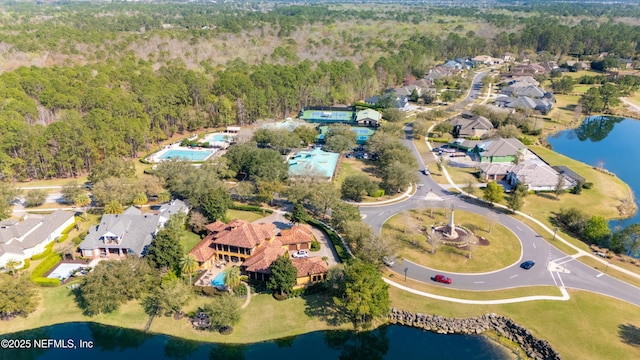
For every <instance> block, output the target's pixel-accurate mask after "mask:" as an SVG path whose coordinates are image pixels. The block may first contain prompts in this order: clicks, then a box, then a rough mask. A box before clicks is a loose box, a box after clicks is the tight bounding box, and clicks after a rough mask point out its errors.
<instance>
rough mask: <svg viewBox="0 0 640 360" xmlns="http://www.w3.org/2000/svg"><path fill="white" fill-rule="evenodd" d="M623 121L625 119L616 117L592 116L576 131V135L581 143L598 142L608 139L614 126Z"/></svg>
mask: <svg viewBox="0 0 640 360" xmlns="http://www.w3.org/2000/svg"><path fill="white" fill-rule="evenodd" d="M622 120H623V118H621V117H615V116H590V117H588V118H585V119H584V121H583V122H582V125H580V126H578V127H577V128H576V129H575V134H576V135H577V136H578V140H580V141H586V140H591V142H598V141H601V140H603V139H604V138H606V137H607V135H609V133H610V132H611V131H612V130H613V127H614V125H615V124H617V123H619V122H621V121H622Z"/></svg>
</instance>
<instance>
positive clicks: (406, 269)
mask: <svg viewBox="0 0 640 360" xmlns="http://www.w3.org/2000/svg"><path fill="white" fill-rule="evenodd" d="M407 271H409V268H408V267H406V268H404V282H407Z"/></svg>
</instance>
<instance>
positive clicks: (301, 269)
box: [291, 256, 329, 277]
mask: <svg viewBox="0 0 640 360" xmlns="http://www.w3.org/2000/svg"><path fill="white" fill-rule="evenodd" d="M291 262H293V266H295V267H296V269H297V270H298V277H303V276H308V275H315V274H324V273H326V272H327V271H328V270H329V266H328V265H327V263H326V262H325V261H324V260H322V258H321V257H318V256H313V257H309V258H302V259H291Z"/></svg>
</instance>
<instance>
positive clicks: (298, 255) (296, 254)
mask: <svg viewBox="0 0 640 360" xmlns="http://www.w3.org/2000/svg"><path fill="white" fill-rule="evenodd" d="M291 257H293V258H297V259H299V258H306V257H309V252H308V251H307V250H298V251H296V252H294V253H293V254H291Z"/></svg>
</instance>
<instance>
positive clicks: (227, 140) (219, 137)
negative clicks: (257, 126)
mask: <svg viewBox="0 0 640 360" xmlns="http://www.w3.org/2000/svg"><path fill="white" fill-rule="evenodd" d="M237 136H238V135H236V134H230V133H213V134H207V135H205V137H203V138H202V142H203V143H208V144H209V146H215V147H220V148H227V147H228V146H229V145H230V144H231V143H233V142H235V141H236V138H237Z"/></svg>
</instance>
